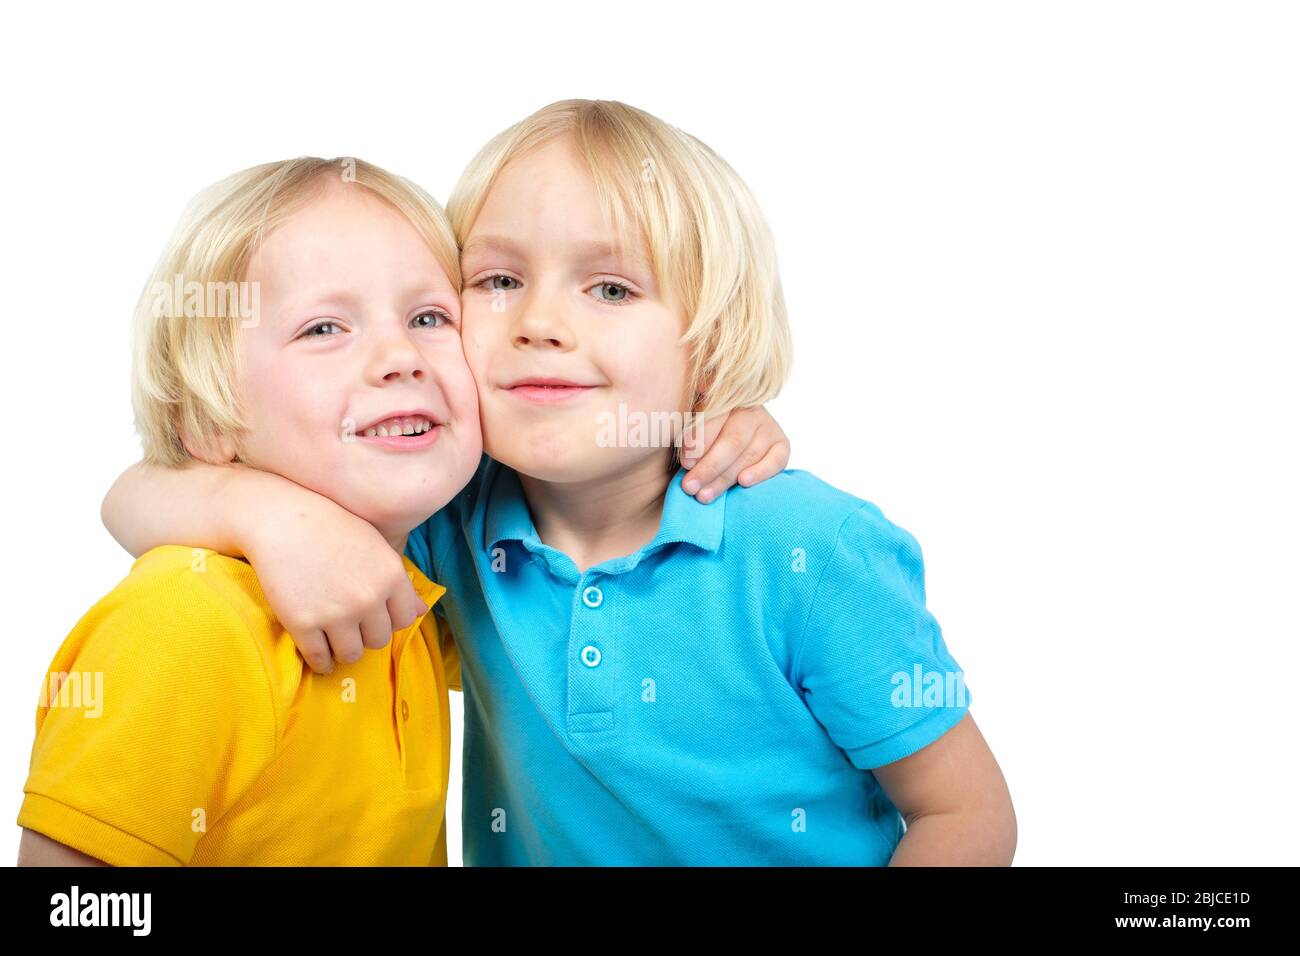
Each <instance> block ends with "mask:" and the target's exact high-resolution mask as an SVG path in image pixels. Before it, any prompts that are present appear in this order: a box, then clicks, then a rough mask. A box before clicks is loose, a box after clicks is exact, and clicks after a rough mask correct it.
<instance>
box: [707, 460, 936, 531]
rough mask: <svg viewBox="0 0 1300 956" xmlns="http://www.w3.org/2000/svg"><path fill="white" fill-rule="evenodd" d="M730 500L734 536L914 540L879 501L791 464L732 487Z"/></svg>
mask: <svg viewBox="0 0 1300 956" xmlns="http://www.w3.org/2000/svg"><path fill="white" fill-rule="evenodd" d="M726 502H727V504H726V508H727V513H726V527H727V534H728V536H729V537H730V536H731V533H732V531H733V529H734V530H735V531H737V532H740V533H741V536H748V535H747V534H746V532H750V531H759V532H762V531H763V529H764V528H767V529H772V528H775V529H780V530H785V531H788V532H790V533H793V534H802V535H804V536H805V537H806V538H807V540H809V541H810V542H817V543H821V544H829V543H831V542H834V541H836V540H837V539H845V540H848V541H851V542H866V541H874V542H876V543H879V544H885V543H890V542H892V541H893V540H894V539H901V538H906V539H911V535H910V534H908V533H907V532H906V531H904V530H903V529H902V528H900V527H898V526H897V525H896V524H894V523H893V522H892V521H890V520H889V519H888V518H886V517H885V514H884V512H883V511H881V509H880V507H879V506H878V505H876V504H875V503H874V502H871V501H868V500H866V499H865V498H860V497H858V496H857V495H855V494H852V493H850V492H847V491H844V490H843V489H840V488H837V487H835V486H834V485H832V484H830V483H829V482H826V481H823V480H822V479H820V478H818V477H817V476H816V475H814V474H812V472H808V471H802V470H799V469H793V468H787V469H786V470H785V471H782V472H781V473H780V474H777V475H774V476H773V477H771V478H769V479H768V480H767V481H764V482H762V483H760V484H757V485H753V486H752V487H749V488H742V487H741V486H739V485H735V486H732V487H731V488H730V489H728V491H727V494H726ZM766 533H769V534H770V531H768V532H766ZM913 543H914V539H913ZM891 546H892V544H891Z"/></svg>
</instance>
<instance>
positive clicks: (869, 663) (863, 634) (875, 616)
mask: <svg viewBox="0 0 1300 956" xmlns="http://www.w3.org/2000/svg"><path fill="white" fill-rule="evenodd" d="M808 557H809V570H810V571H813V572H815V573H818V574H820V579H819V581H818V583H817V586H816V589H815V591H814V595H813V599H812V605H811V607H810V608H809V612H808V618H807V624H806V626H805V628H804V633H803V637H802V641H801V643H800V645H799V647H798V649H797V651H796V654H795V658H794V664H793V678H794V680H795V682H796V684H797V686H798V687H799V688H800V689H801V691H802V692H803V695H804V701H805V703H806V704H807V706H808V707H809V709H810V710H811V711H812V712H813V714H814V715H815V716H816V718H817V719H818V721H819V722H820V723H821V724H822V726H823V727H825V728H826V731H827V733H828V734H829V735H830V737H831V739H832V740H834V742H835V743H836V745H838V746H839V747H840V748H841V749H842V750H843V751H844V752H845V754H846V755H847V756H848V758H849V759H850V760H851V761H852V762H853V764H854V765H855V766H857V767H859V768H861V769H863V770H870V769H873V768H876V767H882V766H884V765H885V764H888V763H893V762H894V761H896V760H901V759H902V758H904V757H906V756H909V755H910V754H913V753H915V752H916V751H918V750H920V749H921V748H923V747H925V746H927V745H929V744H931V743H933V742H934V741H935V740H937V739H939V737H941V736H942V735H943V734H945V733H946V732H947V731H948V730H949V729H951V728H952V727H953V726H954V725H956V724H957V723H958V721H960V720H961V719H962V717H963V716H964V715H965V713H966V711H967V710H968V709H969V706H970V700H971V695H970V692H969V691H968V690H967V689H966V685H965V676H964V674H963V673H962V671H961V668H960V667H959V666H958V665H957V662H956V661H955V660H954V659H953V657H952V656H951V655H950V654H949V653H948V648H947V647H946V645H945V644H944V640H943V634H942V632H941V631H940V628H939V624H938V622H937V621H936V620H935V619H934V616H933V615H931V614H930V612H929V611H928V610H927V608H926V605H925V572H924V566H923V563H922V558H921V548H920V545H919V544H918V543H917V541H916V539H915V538H913V537H912V536H911V535H910V534H908V532H906V531H904V530H903V529H902V528H900V527H898V526H897V525H895V524H893V523H892V522H890V521H889V520H888V519H887V518H885V516H884V515H883V514H882V513H881V512H880V510H879V509H878V508H877V507H876V506H875V505H873V504H871V503H870V502H864V503H863V504H862V506H861V507H859V508H858V509H857V510H856V511H854V512H853V513H852V514H850V515H849V517H848V518H847V519H845V521H844V523H843V525H842V526H841V527H840V529H839V532H838V534H837V536H836V538H835V542H834V544H833V545H832V546H830V547H829V548H827V549H825V554H823V555H821V556H820V557H821V560H820V561H817V562H816V563H817V564H820V567H816V565H815V563H814V562H815V561H816V557H817V556H815V555H813V554H811V553H810V554H809V555H808Z"/></svg>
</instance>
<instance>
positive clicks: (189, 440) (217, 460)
mask: <svg viewBox="0 0 1300 956" xmlns="http://www.w3.org/2000/svg"><path fill="white" fill-rule="evenodd" d="M180 437H181V444H182V445H184V446H185V450H186V451H187V452H189V453H190V457H191V458H197V459H198V460H199V461H204V462H207V463H208V464H209V465H225V464H229V463H230V462H232V461H237V460H238V457H239V456H238V451H237V449H236V448H235V443H234V441H232V440H231V438H230V437H229V436H228V435H222V434H217V435H211V436H208V437H205V438H195V437H194V436H193V435H191V434H189V432H187V431H186V430H185V429H181V432H180Z"/></svg>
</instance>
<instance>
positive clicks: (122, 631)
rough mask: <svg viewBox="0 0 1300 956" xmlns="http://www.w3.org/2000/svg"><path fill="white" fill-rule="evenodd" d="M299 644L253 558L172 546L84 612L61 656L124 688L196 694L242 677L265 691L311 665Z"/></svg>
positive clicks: (247, 688) (141, 563)
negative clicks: (278, 614)
mask: <svg viewBox="0 0 1300 956" xmlns="http://www.w3.org/2000/svg"><path fill="white" fill-rule="evenodd" d="M292 649H293V644H292V639H291V638H290V637H289V635H288V634H287V633H285V632H284V630H283V629H282V628H281V627H280V626H279V624H278V622H277V621H276V620H275V618H274V615H273V614H272V613H271V611H270V608H269V606H268V605H267V603H266V599H265V596H264V595H263V594H262V591H261V587H260V585H259V584H258V583H257V577H256V575H255V574H254V573H253V570H252V568H251V567H250V566H249V565H248V563H247V562H244V561H240V560H239V559H237V558H231V557H228V556H226V555H222V554H218V553H216V552H214V551H210V550H208V549H205V548H190V547H185V546H181V545H166V546H163V547H159V548H154V549H153V550H151V551H149V552H147V553H146V554H144V555H142V556H141V557H140V558H139V559H138V560H137V561H136V562H135V564H134V565H133V566H132V568H131V571H130V573H129V574H128V575H127V576H126V577H125V578H124V579H123V580H122V581H121V582H119V583H118V585H117V586H116V587H114V588H113V590H112V591H110V592H109V593H108V594H107V595H105V596H104V597H103V598H101V599H100V600H99V601H98V602H97V603H96V604H95V606H94V607H92V608H91V610H90V611H88V612H87V613H86V614H85V615H84V616H83V617H82V619H81V620H80V621H79V622H78V624H77V626H76V628H75V629H74V630H73V631H72V633H71V634H70V635H69V636H68V639H67V640H66V641H65V642H64V646H63V647H62V648H60V653H59V657H60V658H62V659H63V661H64V662H65V663H68V662H70V661H71V660H72V659H73V658H75V659H76V661H77V662H78V666H79V667H81V668H86V667H93V668H94V669H96V670H98V669H102V670H104V671H105V672H107V673H111V674H113V675H114V676H113V679H114V681H116V682H120V683H122V684H124V685H125V684H128V683H130V684H132V685H135V686H139V685H141V684H163V683H172V684H179V685H182V686H184V687H186V688H187V690H186V693H191V692H192V691H193V689H194V688H195V687H196V686H197V685H199V684H206V685H221V686H225V687H229V686H230V685H231V684H233V683H239V685H240V687H241V692H244V693H248V692H251V693H253V694H255V695H257V696H260V695H261V694H262V693H267V694H270V693H271V692H272V688H283V686H284V684H285V681H284V680H283V679H282V678H283V677H284V676H285V675H290V676H292V673H293V671H295V670H297V671H298V672H300V671H301V663H300V662H298V661H297V660H296V659H295V658H294V657H292V656H291V654H290V652H291V651H292ZM58 663H59V658H56V665H57V664H58ZM280 672H284V673H282V674H280V677H277V676H276V675H277V674H278V673H280ZM174 692H175V691H174V689H173V693H174ZM217 693H222V692H221V691H217ZM224 693H229V691H228V690H227V691H225V692H224ZM276 696H277V697H279V696H282V695H280V694H277V695H276ZM281 703H282V702H281V701H278V700H277V706H276V710H277V711H279V710H281V709H282V708H281V706H280V704H281Z"/></svg>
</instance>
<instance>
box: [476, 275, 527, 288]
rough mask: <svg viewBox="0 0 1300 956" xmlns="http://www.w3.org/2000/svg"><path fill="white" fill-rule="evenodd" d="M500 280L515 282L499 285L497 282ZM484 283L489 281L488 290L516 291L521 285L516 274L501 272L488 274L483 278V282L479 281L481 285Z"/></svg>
mask: <svg viewBox="0 0 1300 956" xmlns="http://www.w3.org/2000/svg"><path fill="white" fill-rule="evenodd" d="M498 282H503V283H514V284H513V285H498V284H497V283H498ZM484 283H487V287H488V290H489V291H491V292H514V291H515V290H516V289H518V288H519V286H520V282H519V280H518V279H516V278H515V277H514V276H508V275H501V274H500V273H495V274H493V275H490V276H487V277H486V278H485V279H483V281H482V282H480V283H479V285H483V284H484Z"/></svg>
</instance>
